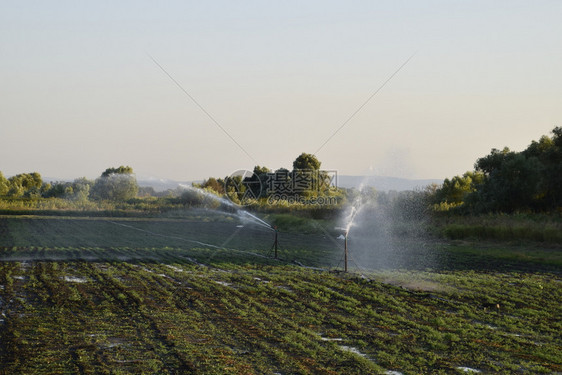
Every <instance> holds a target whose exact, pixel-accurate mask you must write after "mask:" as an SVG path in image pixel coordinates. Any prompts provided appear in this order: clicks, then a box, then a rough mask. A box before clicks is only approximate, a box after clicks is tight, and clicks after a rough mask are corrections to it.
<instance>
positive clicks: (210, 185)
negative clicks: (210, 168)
mask: <svg viewBox="0 0 562 375" xmlns="http://www.w3.org/2000/svg"><path fill="white" fill-rule="evenodd" d="M201 188H202V189H211V190H213V191H214V192H216V193H217V194H220V195H223V194H224V181H223V180H222V179H220V178H219V179H218V180H217V179H216V178H214V177H209V178H208V179H207V180H205V181H203V183H202V184H201Z"/></svg>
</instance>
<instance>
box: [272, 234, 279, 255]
mask: <svg viewBox="0 0 562 375" xmlns="http://www.w3.org/2000/svg"><path fill="white" fill-rule="evenodd" d="M273 229H274V230H275V239H274V240H273V248H274V249H275V259H277V245H278V243H279V242H278V241H277V234H278V233H279V230H277V227H276V226H275V227H273Z"/></svg>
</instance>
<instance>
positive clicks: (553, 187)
mask: <svg viewBox="0 0 562 375" xmlns="http://www.w3.org/2000/svg"><path fill="white" fill-rule="evenodd" d="M552 134H553V136H552V138H551V137H548V136H546V135H545V136H543V137H541V138H540V140H539V141H538V142H537V141H532V143H531V144H530V145H529V147H527V149H525V150H524V151H521V152H514V151H511V150H509V148H507V147H505V148H504V149H503V150H501V151H500V150H498V149H492V151H491V153H490V154H489V155H487V156H485V157H482V158H480V159H478V160H477V161H476V163H475V165H474V168H475V171H474V172H466V173H465V174H464V175H463V176H456V177H453V178H452V179H451V180H449V179H446V180H445V181H444V183H443V186H442V187H441V188H439V189H437V191H436V193H435V195H434V203H435V208H436V210H440V211H443V210H444V211H447V210H449V209H456V210H458V211H459V212H460V213H476V214H478V213H487V212H504V213H513V212H528V211H534V212H557V211H558V212H560V211H561V210H562V189H560V187H561V186H562V127H556V128H554V129H553V130H552Z"/></svg>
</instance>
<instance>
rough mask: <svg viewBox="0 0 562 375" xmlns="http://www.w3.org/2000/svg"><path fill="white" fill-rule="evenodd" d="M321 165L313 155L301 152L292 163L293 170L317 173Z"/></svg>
mask: <svg viewBox="0 0 562 375" xmlns="http://www.w3.org/2000/svg"><path fill="white" fill-rule="evenodd" d="M321 164H322V163H321V162H320V161H319V160H318V159H317V158H316V156H315V155H312V154H307V153H305V152H303V153H302V154H300V155H299V156H298V157H297V158H296V159H295V161H294V162H293V170H295V171H296V170H309V171H318V170H319V169H320V165H321Z"/></svg>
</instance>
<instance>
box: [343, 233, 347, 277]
mask: <svg viewBox="0 0 562 375" xmlns="http://www.w3.org/2000/svg"><path fill="white" fill-rule="evenodd" d="M344 236H345V238H344V250H343V253H344V270H345V272H347V231H345V234H344Z"/></svg>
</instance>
